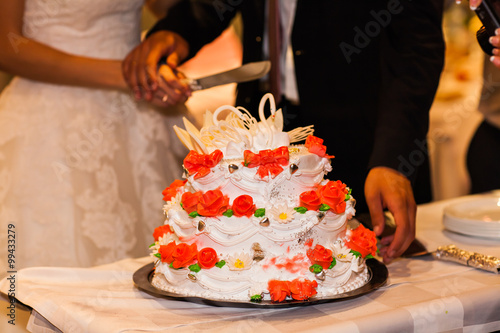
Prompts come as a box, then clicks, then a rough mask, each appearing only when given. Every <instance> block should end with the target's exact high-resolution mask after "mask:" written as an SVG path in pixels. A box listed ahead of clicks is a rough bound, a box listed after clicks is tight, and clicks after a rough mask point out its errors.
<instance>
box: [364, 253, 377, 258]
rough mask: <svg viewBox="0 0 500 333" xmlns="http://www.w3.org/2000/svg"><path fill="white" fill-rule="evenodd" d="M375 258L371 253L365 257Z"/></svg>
mask: <svg viewBox="0 0 500 333" xmlns="http://www.w3.org/2000/svg"><path fill="white" fill-rule="evenodd" d="M371 258H375V257H374V256H373V255H372V254H371V253H370V254H369V255H367V256H366V257H365V259H371Z"/></svg>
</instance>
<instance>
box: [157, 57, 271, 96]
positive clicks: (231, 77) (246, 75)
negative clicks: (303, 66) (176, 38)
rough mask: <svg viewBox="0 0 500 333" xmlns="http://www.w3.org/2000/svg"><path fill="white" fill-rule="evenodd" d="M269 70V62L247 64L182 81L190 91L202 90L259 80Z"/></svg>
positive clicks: (163, 62) (162, 62) (163, 61)
mask: <svg viewBox="0 0 500 333" xmlns="http://www.w3.org/2000/svg"><path fill="white" fill-rule="evenodd" d="M165 64H166V63H165V60H160V65H165ZM270 69H271V62H270V61H269V60H265V61H257V62H249V63H247V64H244V65H242V66H239V67H236V68H233V69H230V70H227V71H224V72H220V73H215V74H211V75H208V76H204V77H199V78H196V79H192V78H186V79H183V80H182V81H183V82H185V83H187V84H188V85H189V88H190V89H191V90H192V91H196V90H203V89H208V88H212V87H215V86H220V85H223V84H228V83H240V82H247V81H253V80H257V79H260V78H261V77H263V76H264V75H266V74H267V73H268V72H269V70H270Z"/></svg>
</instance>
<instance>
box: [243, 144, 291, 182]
mask: <svg viewBox="0 0 500 333" xmlns="http://www.w3.org/2000/svg"><path fill="white" fill-rule="evenodd" d="M289 157H290V156H289V152H288V148H287V147H285V146H283V147H279V148H276V149H274V150H271V149H265V150H261V151H259V153H258V154H255V153H253V152H251V151H250V150H245V151H244V152H243V158H244V162H243V164H244V165H245V166H246V167H248V168H255V167H259V169H258V170H257V174H258V175H259V176H260V178H261V179H264V178H265V177H267V176H268V175H269V174H271V178H274V177H276V176H277V175H279V174H280V173H281V172H282V171H283V166H285V165H287V164H288V160H289Z"/></svg>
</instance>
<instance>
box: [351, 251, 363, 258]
mask: <svg viewBox="0 0 500 333" xmlns="http://www.w3.org/2000/svg"><path fill="white" fill-rule="evenodd" d="M351 253H352V254H354V255H355V256H356V257H357V258H359V257H361V253H359V252H358V251H354V250H351Z"/></svg>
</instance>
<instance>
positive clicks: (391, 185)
mask: <svg viewBox="0 0 500 333" xmlns="http://www.w3.org/2000/svg"><path fill="white" fill-rule="evenodd" d="M365 197H366V203H367V204H368V208H369V210H370V217H371V220H372V224H373V229H374V231H375V233H376V234H377V236H380V235H381V234H382V232H383V230H384V226H385V218H384V209H385V208H387V209H388V210H389V211H390V212H391V213H392V215H393V216H394V220H395V222H396V232H395V233H394V235H390V236H387V237H384V238H382V240H381V241H382V244H383V245H388V246H386V247H384V248H382V249H381V250H380V253H381V255H382V256H383V259H384V262H385V263H390V262H391V261H392V260H393V259H394V258H397V257H399V256H400V255H401V254H403V252H404V251H405V250H406V249H407V248H408V246H409V245H410V243H411V242H412V241H413V240H414V239H415V217H416V213H417V205H416V203H415V199H414V198H413V190H412V188H411V185H410V181H409V180H408V179H407V178H406V177H405V176H404V175H402V174H401V173H399V172H397V171H396V170H393V169H390V168H386V167H376V168H373V169H372V170H370V172H369V173H368V176H367V177H366V183H365Z"/></svg>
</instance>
